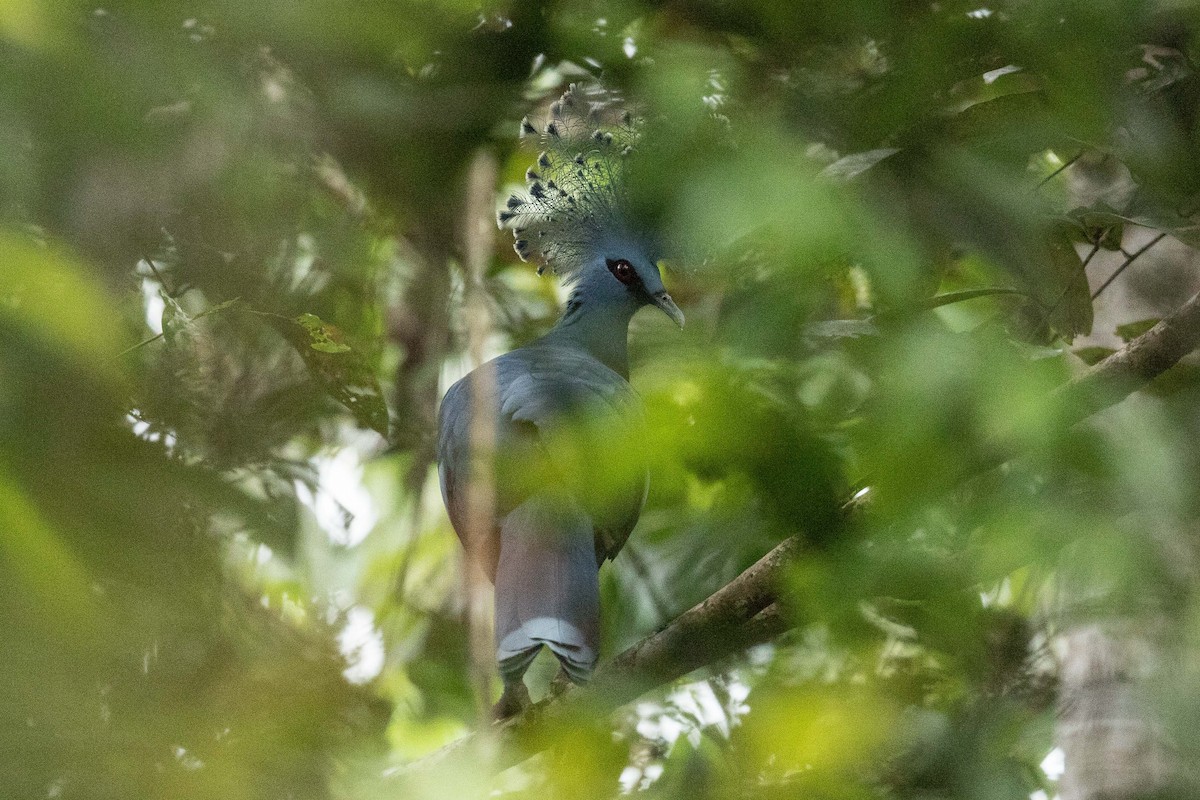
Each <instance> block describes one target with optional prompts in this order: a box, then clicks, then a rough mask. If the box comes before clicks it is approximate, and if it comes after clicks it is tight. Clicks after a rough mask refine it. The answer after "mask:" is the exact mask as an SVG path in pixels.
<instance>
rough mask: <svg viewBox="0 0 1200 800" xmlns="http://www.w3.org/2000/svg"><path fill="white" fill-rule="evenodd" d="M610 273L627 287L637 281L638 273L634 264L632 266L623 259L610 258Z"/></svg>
mask: <svg viewBox="0 0 1200 800" xmlns="http://www.w3.org/2000/svg"><path fill="white" fill-rule="evenodd" d="M608 271H609V272H611V273H612V274H613V276H614V277H616V279H617V280H619V281H620V282H621V283H623V284H625V285H626V286H628V285H630V284H631V283H633V282H634V281H636V280H637V273H636V272H634V269H633V264H630V263H629V262H628V261H626V260H625V259H623V258H616V259H613V258H610V259H609V260H608Z"/></svg>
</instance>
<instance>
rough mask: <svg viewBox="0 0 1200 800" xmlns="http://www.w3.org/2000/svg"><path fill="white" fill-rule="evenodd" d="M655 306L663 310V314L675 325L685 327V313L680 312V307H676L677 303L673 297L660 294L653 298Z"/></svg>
mask: <svg viewBox="0 0 1200 800" xmlns="http://www.w3.org/2000/svg"><path fill="white" fill-rule="evenodd" d="M653 300H654V305H656V306H658V307H659V308H661V309H662V310H663V313H664V314H666V315H667V316H668V317H670V318H671V319H672V320H674V321H675V324H676V325H678V326H679V327H680V328H682V327H683V312H682V311H680V310H679V306H677V305H675V301H674V300H672V299H671V295H669V294H667V293H666V292H659V293H658V294H656V295H654V297H653Z"/></svg>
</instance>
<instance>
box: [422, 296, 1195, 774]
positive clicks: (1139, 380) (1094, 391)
mask: <svg viewBox="0 0 1200 800" xmlns="http://www.w3.org/2000/svg"><path fill="white" fill-rule="evenodd" d="M1197 347H1200V294H1197V295H1196V296H1194V297H1192V298H1191V299H1190V300H1188V301H1187V302H1186V303H1185V304H1184V305H1183V306H1182V307H1181V308H1180V309H1179V310H1178V311H1176V312H1175V313H1174V314H1172V315H1171V316H1169V317H1167V318H1166V319H1164V320H1162V321H1161V322H1159V323H1158V324H1157V325H1155V326H1154V327H1153V328H1151V329H1150V330H1149V331H1147V332H1146V333H1144V334H1143V335H1141V336H1139V337H1138V338H1137V339H1134V340H1133V341H1132V342H1130V343H1129V344H1128V345H1126V346H1125V347H1123V348H1122V349H1121V350H1118V351H1117V352H1116V353H1113V354H1112V355H1111V356H1109V357H1108V358H1106V359H1104V360H1103V361H1101V362H1100V363H1098V364H1096V365H1095V366H1093V367H1091V368H1089V369H1088V370H1087V371H1086V372H1084V373H1083V374H1081V375H1079V376H1078V377H1076V378H1074V379H1072V380H1071V381H1069V382H1068V383H1066V384H1064V385H1063V386H1061V387H1059V389H1057V390H1056V391H1055V392H1054V395H1053V397H1055V398H1056V399H1058V400H1059V401H1062V402H1065V403H1067V404H1068V406H1069V407H1070V408H1069V413H1068V420H1069V421H1070V422H1072V423H1074V422H1079V421H1081V420H1083V419H1085V418H1086V417H1088V416H1089V415H1091V414H1094V413H1096V412H1097V411H1100V410H1102V409H1104V408H1107V407H1109V406H1112V405H1115V404H1116V403H1118V402H1120V401H1121V400H1123V399H1124V398H1125V397H1127V396H1128V395H1129V394H1130V393H1132V392H1134V391H1136V390H1137V389H1139V388H1140V387H1142V386H1145V385H1146V384H1147V383H1149V382H1150V381H1152V380H1153V379H1154V378H1156V377H1158V376H1159V375H1161V374H1162V373H1164V372H1166V371H1167V370H1168V369H1170V368H1171V367H1173V366H1174V365H1175V364H1176V363H1178V362H1179V360H1180V359H1181V358H1183V357H1184V356H1186V355H1187V354H1188V353H1190V352H1192V351H1193V350H1195V349H1196V348H1197ZM1014 455H1016V454H1015V453H1013V454H1010V455H1009V456H1008V457H1012V456H1014ZM992 465H993V464H992V463H988V464H982V463H981V464H980V467H981V469H982V468H986V467H988V466H992ZM963 477H969V476H963ZM802 550H803V542H802V541H801V539H800V538H799V537H797V536H792V537H790V538H788V539H785V540H784V541H782V542H780V543H779V544H778V545H776V547H775V548H774V549H773V550H771V551H770V552H769V553H767V554H766V555H765V556H763V557H762V558H760V559H759V560H758V561H757V562H755V564H754V565H753V566H751V567H750V568H748V569H747V570H745V571H744V572H742V573H741V574H740V575H738V577H736V578H734V579H733V580H732V581H730V582H729V583H728V584H726V585H725V586H723V587H722V588H720V589H718V590H717V591H716V592H715V593H713V594H712V595H711V596H710V597H709V598H708V599H706V600H704V601H703V602H701V603H699V604H698V605H696V606H694V607H693V608H691V609H689V610H688V611H685V612H684V613H683V614H681V615H680V616H678V617H677V618H675V620H673V621H672V622H671V623H670V624H668V625H667V626H666V627H665V628H663V629H662V630H660V631H658V632H657V633H654V634H651V635H650V636H647V637H646V638H644V639H642V640H641V641H639V642H637V643H636V644H634V645H633V646H631V647H630V648H628V649H627V650H625V651H624V652H622V653H621V654H619V655H618V656H616V657H615V658H613V659H612V660H611V661H609V662H608V663H607V664H604V665H603V666H602V667H601V668H600V669H599V670H597V672H596V676H595V679H594V680H593V682H592V683H591V684H590V685H589V686H587V687H584V688H582V689H576V690H572V691H569V692H567V693H565V694H563V695H561V696H560V697H558V698H552V699H550V700H545V701H542V702H541V703H538V704H536V705H534V706H533V707H532V708H531V709H530V710H529V711H527V712H526V713H525V714H524V715H522V716H521V717H519V718H517V719H514V720H510V721H509V722H507V723H504V724H502V725H498V726H496V727H495V728H493V729H492V731H491V732H490V733H492V734H494V736H490V737H486V738H489V739H492V740H493V742H494V743H495V744H497V745H498V746H497V747H496V748H489V749H492V753H493V757H494V761H493V766H494V768H496V769H504V768H506V767H509V766H512V765H514V764H516V763H519V762H520V761H521V760H523V759H525V758H528V757H529V756H531V755H533V754H534V753H535V752H537V750H538V749H539V748H541V747H544V746H546V743H545V741H544V740H540V739H539V738H538V737H537V736H536V735H533V732H534V731H535V730H536V729H538V728H539V727H542V726H546V725H553V724H554V723H556V722H562V721H564V720H568V719H572V718H574V717H576V716H577V715H578V714H579V713H580V712H581V711H584V710H586V711H587V712H588V713H590V714H592V715H594V714H597V713H606V712H609V711H612V710H613V709H615V708H618V707H619V706H621V705H624V704H626V703H628V702H631V701H632V700H635V699H637V698H638V697H640V696H641V695H642V694H644V693H645V692H646V691H649V690H650V689H652V688H654V687H656V686H661V685H663V684H666V683H670V682H671V681H674V680H677V679H679V678H681V677H683V676H684V675H687V674H688V673H690V672H692V671H694V670H696V669H698V668H700V667H703V666H706V665H709V664H713V663H715V662H717V661H719V660H721V659H723V658H726V657H727V656H729V655H732V654H733V653H737V652H741V651H742V650H745V649H746V648H747V647H750V646H753V645H754V644H758V643H761V642H765V641H769V640H771V639H773V638H775V637H776V636H778V635H779V634H781V633H783V632H784V631H786V630H788V629H790V628H791V627H793V626H794V625H795V622H794V620H792V619H790V618H789V617H788V616H787V615H785V614H784V613H783V612H782V610H781V609H780V607H779V604H778V602H777V599H778V597H777V594H776V588H777V586H778V584H779V580H780V578H781V576H782V574H783V572H784V570H785V569H786V567H787V566H788V565H789V564H791V563H792V562H793V561H794V560H795V558H796V557H797V556H798V555H799V554H800V553H801V551H802ZM477 738H478V737H477V736H467V737H465V738H464V739H462V740H460V741H458V742H455V743H454V744H452V745H450V746H449V747H447V748H444V749H443V750H441V751H439V752H438V753H435V754H434V755H433V756H430V757H428V758H426V759H422V760H420V761H417V762H414V763H413V764H412V765H410V766H409V768H408V769H407V770H405V772H407V773H411V772H413V771H416V770H425V769H427V768H430V767H433V766H434V765H435V764H438V763H442V764H444V763H446V762H447V760H452V757H453V756H454V755H455V754H464V753H466V752H468V751H470V750H471V749H472V747H473V746H475V745H478V744H480V743H479V742H476V741H474V740H475V739H477ZM539 742H540V743H539ZM531 745H532V746H531Z"/></svg>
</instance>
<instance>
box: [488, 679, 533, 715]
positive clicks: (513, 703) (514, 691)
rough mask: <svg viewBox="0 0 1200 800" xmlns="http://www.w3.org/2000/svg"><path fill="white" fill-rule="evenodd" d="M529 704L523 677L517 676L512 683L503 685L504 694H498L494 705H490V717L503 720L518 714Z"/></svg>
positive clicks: (527, 691)
mask: <svg viewBox="0 0 1200 800" xmlns="http://www.w3.org/2000/svg"><path fill="white" fill-rule="evenodd" d="M529 706H530V701H529V689H528V688H527V687H526V686H525V680H524V679H523V678H517V679H516V680H515V681H513V682H512V683H506V684H505V685H504V694H502V695H500V699H499V700H497V701H496V705H494V706H492V717H493V718H495V720H496V721H497V722H503V721H504V720H506V719H509V718H510V717H515V716H516V715H517V714H520V713H521V712H522V711H524V710H525V709H527V708H529Z"/></svg>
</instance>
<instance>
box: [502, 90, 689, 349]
mask: <svg viewBox="0 0 1200 800" xmlns="http://www.w3.org/2000/svg"><path fill="white" fill-rule="evenodd" d="M521 134H522V136H523V137H534V138H536V139H537V141H538V143H539V145H540V146H541V148H542V151H541V153H540V154H539V155H538V158H537V163H536V165H535V166H533V167H530V168H529V170H528V171H527V172H526V173H525V180H526V191H525V192H523V193H517V194H514V195H513V196H511V197H509V198H508V200H507V202H506V203H505V207H504V208H503V209H502V210H501V211H500V212H499V214H498V216H497V220H498V222H499V225H500V227H501V228H509V229H511V230H512V232H513V236H514V239H515V241H514V243H513V249H515V250H516V251H517V255H519V256H520V257H521V259H522V260H523V261H533V262H535V263H537V264H538V272H539V273H541V272H542V271H543V270H545V269H546V268H547V267H548V268H550V269H551V270H552V271H553V272H555V273H556V274H558V275H561V276H562V277H563V279H564V280H565V281H567V282H569V283H572V284H574V290H573V291H572V294H571V299H570V300H569V301H568V303H567V310H566V314H567V316H568V317H570V316H571V315H572V314H574V313H580V312H581V311H582V309H584V308H588V307H596V306H599V307H603V308H609V309H620V310H623V311H627V312H629V313H630V314H632V312H634V311H636V310H637V309H639V308H641V307H642V306H645V305H653V306H656V307H657V308H659V309H661V310H662V311H663V313H665V314H666V315H667V316H668V317H670V318H671V319H672V320H673V321H674V322H675V323H676V324H677V325H679V326H680V327H683V312H682V311H680V310H679V307H678V306H677V305H675V301H674V300H672V299H671V295H670V294H668V293H667V290H666V287H665V286H664V285H663V280H662V275H661V274H660V272H659V269H658V259H657V258H656V252H657V248H656V247H655V246H654V245H653V244H652V242H653V239H652V238H651V237H649V236H646V235H645V234H644V233H642V232H640V231H639V230H638V229H637V227H636V226H634V225H632V224H631V220H629V219H628V218H627V214H626V209H627V208H628V207H629V202H628V195H627V190H626V172H627V167H626V165H627V163H628V159H629V156H630V154H631V153H632V152H633V148H634V144H635V142H636V140H637V131H636V127H635V121H634V119H633V117H632V115H631V114H630V113H629V112H628V111H627V110H624V109H623V108H622V104H621V102H620V100H619V98H618V97H616V96H615V95H613V94H612V93H610V92H608V91H606V90H604V89H602V88H600V87H597V86H587V87H584V86H579V85H576V84H572V85H571V87H570V89H568V90H567V92H566V93H565V94H564V95H563V96H562V98H561V99H560V100H559V101H558V102H556V103H554V104H552V105H551V106H550V114H549V119H548V121H547V122H546V124H545V126H544V127H543V128H541V129H540V130H539V128H536V127H534V126H533V124H532V123H530V121H529V119H528V118H526V119H524V120H522V121H521Z"/></svg>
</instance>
